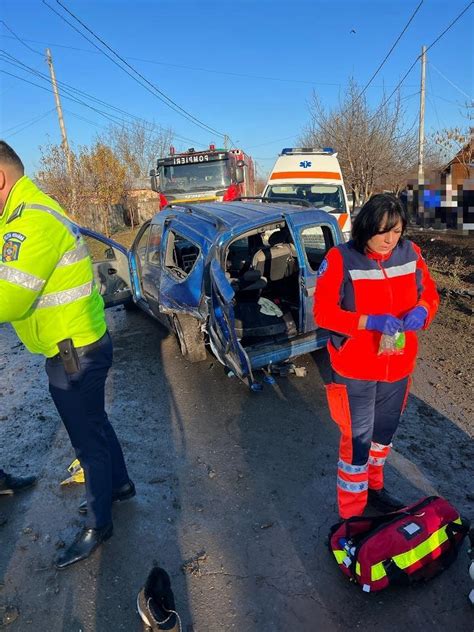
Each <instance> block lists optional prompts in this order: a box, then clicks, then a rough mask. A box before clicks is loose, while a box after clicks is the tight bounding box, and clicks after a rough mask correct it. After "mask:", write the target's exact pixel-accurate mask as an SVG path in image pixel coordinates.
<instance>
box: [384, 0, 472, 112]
mask: <svg viewBox="0 0 474 632" xmlns="http://www.w3.org/2000/svg"><path fill="white" fill-rule="evenodd" d="M473 4H474V2H473V1H471V2H469V4H468V5H466V6H465V7H464V9H463V10H462V11H461V13H459V14H458V15H457V17H455V18H454V20H453V21H452V22H450V24H448V26H447V27H446V28H445V29H444V31H443V32H442V33H440V34H439V35H438V37H437V38H436V39H435V40H433V41H432V42H431V44H430V45H429V46H427V47H426V50H425V53H426V52H428V51H429V50H430V49H431V48H433V46H434V45H435V44H437V43H438V42H439V40H440V39H441V38H442V37H443V36H444V35H445V34H446V33H447V32H448V31H449V30H450V29H451V28H452V27H453V26H454V25H455V24H456V22H457V21H458V20H459V19H460V18H461V17H462V16H463V15H464V14H465V13H466V11H467V10H468V9H469V8H470V7H471V6H472V5H473ZM420 58H421V54H420V55H418V56H417V57H416V59H415V61H414V62H413V63H412V65H411V66H410V68H409V69H408V70H407V72H406V73H405V74H404V75H403V77H402V79H400V81H399V82H398V84H397V86H396V88H395V90H393V92H392V93H391V94H390V96H389V97H388V98H387V99H385V101H384V102H383V103H382V104H381V105H379V107H378V108H377V110H376V111H375V113H374V116H373V117H372V118H375V117H376V116H377V115H378V113H379V111H380V110H381V109H382V108H383V107H384V106H385V105H386V104H387V103H388V102H389V101H390V99H391V98H392V97H393V95H394V94H395V92H396V91H397V90H398V88H399V87H400V86H401V85H402V83H403V82H404V81H405V79H406V78H407V77H408V75H409V74H410V72H411V71H412V70H413V68H414V67H415V66H416V64H417V63H418V60H419V59H420Z"/></svg>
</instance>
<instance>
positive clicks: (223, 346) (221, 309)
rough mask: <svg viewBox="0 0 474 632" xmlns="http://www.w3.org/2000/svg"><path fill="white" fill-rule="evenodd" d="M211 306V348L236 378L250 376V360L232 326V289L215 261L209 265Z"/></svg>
mask: <svg viewBox="0 0 474 632" xmlns="http://www.w3.org/2000/svg"><path fill="white" fill-rule="evenodd" d="M210 280H211V305H210V308H209V312H210V313H209V341H210V344H211V349H212V351H213V352H214V354H215V355H216V356H217V358H218V359H219V360H220V362H222V364H224V365H225V366H226V367H228V368H229V369H231V370H232V371H233V372H234V373H235V375H237V377H239V378H240V379H245V378H249V380H250V382H251V381H252V378H251V368H250V361H249V358H248V356H247V354H246V353H245V351H244V348H243V347H242V345H241V344H240V342H239V341H238V339H237V335H236V333H235V326H234V308H233V306H232V299H233V297H234V290H233V289H232V287H231V285H230V283H229V281H228V279H227V278H226V276H225V274H224V271H223V270H222V268H221V267H220V265H219V263H218V261H216V260H213V261H212V262H211V266H210Z"/></svg>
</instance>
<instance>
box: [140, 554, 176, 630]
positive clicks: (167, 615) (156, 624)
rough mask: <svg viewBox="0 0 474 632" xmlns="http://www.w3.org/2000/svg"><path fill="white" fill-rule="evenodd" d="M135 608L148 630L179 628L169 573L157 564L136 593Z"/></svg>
mask: <svg viewBox="0 0 474 632" xmlns="http://www.w3.org/2000/svg"><path fill="white" fill-rule="evenodd" d="M137 610H138V614H139V615H140V618H141V620H142V621H143V623H144V625H145V626H146V630H148V631H149V632H158V631H159V630H168V631H169V632H178V630H181V622H180V619H179V615H178V613H177V612H176V606H175V602H174V595H173V591H172V590H171V582H170V578H169V575H168V573H167V572H166V571H165V570H163V569H162V568H160V567H159V566H155V567H154V568H152V570H151V571H150V573H149V575H148V577H147V580H146V582H145V586H144V587H143V588H142V589H141V590H140V592H139V593H138V597H137Z"/></svg>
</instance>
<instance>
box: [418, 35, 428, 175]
mask: <svg viewBox="0 0 474 632" xmlns="http://www.w3.org/2000/svg"><path fill="white" fill-rule="evenodd" d="M425 76H426V46H422V47H421V87H420V123H419V127H418V182H421V180H422V179H423V158H424V145H425Z"/></svg>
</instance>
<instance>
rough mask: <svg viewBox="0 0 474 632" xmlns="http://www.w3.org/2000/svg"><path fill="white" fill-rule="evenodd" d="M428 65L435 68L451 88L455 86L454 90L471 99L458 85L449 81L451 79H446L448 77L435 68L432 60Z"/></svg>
mask: <svg viewBox="0 0 474 632" xmlns="http://www.w3.org/2000/svg"><path fill="white" fill-rule="evenodd" d="M429 65H430V66H431V67H432V68H433V69H434V70H436V72H437V73H438V74H439V75H441V76H442V77H443V79H445V80H446V81H447V82H448V83H450V84H451V85H452V86H453V88H456V90H458V91H459V92H460V93H461V94H462V95H464V96H465V97H467V98H468V99H471V100H472V97H471V96H469V95H468V94H467V93H466V92H464V90H461V88H460V87H459V86H457V85H456V84H455V83H454V82H453V81H451V79H448V77H446V75H443V73H442V72H441V70H440V69H439V68H436V66H435V65H434V64H433V62H429Z"/></svg>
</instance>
